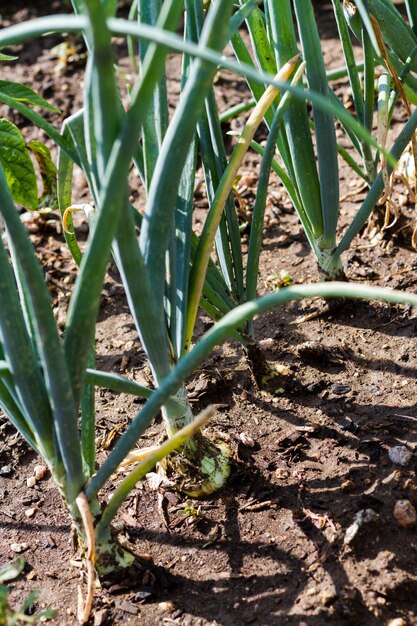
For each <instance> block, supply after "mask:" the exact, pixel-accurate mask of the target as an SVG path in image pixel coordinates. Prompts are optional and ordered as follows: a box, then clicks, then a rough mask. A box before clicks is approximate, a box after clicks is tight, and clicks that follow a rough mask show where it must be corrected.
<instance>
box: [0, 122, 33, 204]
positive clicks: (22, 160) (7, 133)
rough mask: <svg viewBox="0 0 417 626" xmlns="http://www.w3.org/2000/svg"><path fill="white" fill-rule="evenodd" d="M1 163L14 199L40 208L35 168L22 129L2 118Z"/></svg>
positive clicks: (0, 125)
mask: <svg viewBox="0 0 417 626" xmlns="http://www.w3.org/2000/svg"><path fill="white" fill-rule="evenodd" d="M0 163H1V165H2V166H3V169H4V173H5V175H6V181H7V185H8V187H9V189H10V192H11V194H12V196H13V200H14V201H15V202H17V203H19V204H21V205H23V206H24V207H26V208H27V209H30V210H31V211H35V210H36V209H37V208H38V185H37V182H36V174H35V168H34V167H33V163H32V161H31V159H30V156H29V152H28V149H27V147H26V144H25V140H24V139H23V136H22V133H21V132H20V130H19V129H18V128H17V126H15V125H14V124H12V123H11V122H9V121H8V120H5V119H0Z"/></svg>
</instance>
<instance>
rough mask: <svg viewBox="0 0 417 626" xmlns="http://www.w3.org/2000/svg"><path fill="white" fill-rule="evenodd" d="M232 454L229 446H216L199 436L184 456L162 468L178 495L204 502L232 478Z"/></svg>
mask: <svg viewBox="0 0 417 626" xmlns="http://www.w3.org/2000/svg"><path fill="white" fill-rule="evenodd" d="M231 454H232V452H231V450H230V448H229V447H228V446H227V445H226V443H225V442H223V441H216V442H215V443H212V442H211V441H209V439H207V438H206V437H205V436H204V435H202V434H201V433H197V435H195V436H194V437H192V439H190V440H189V441H188V442H187V443H186V445H185V446H184V447H183V449H182V450H181V451H180V452H177V453H175V454H172V455H170V456H169V457H167V458H166V459H164V461H163V462H162V463H161V466H162V469H163V471H165V473H166V475H167V476H168V478H169V480H170V481H173V482H174V483H175V485H176V488H177V489H178V491H181V492H182V493H185V494H186V495H188V496H190V497H192V498H200V497H203V496H208V495H210V494H212V493H213V492H215V491H217V490H219V489H221V487H223V485H224V483H225V482H226V480H227V478H228V477H229V475H230V463H229V461H230V457H231Z"/></svg>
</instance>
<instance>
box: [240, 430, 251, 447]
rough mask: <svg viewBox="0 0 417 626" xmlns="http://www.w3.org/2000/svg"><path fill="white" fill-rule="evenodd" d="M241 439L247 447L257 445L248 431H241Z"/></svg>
mask: <svg viewBox="0 0 417 626" xmlns="http://www.w3.org/2000/svg"><path fill="white" fill-rule="evenodd" d="M239 439H240V441H241V442H242V443H243V445H244V446H246V447H247V448H253V447H254V445H255V442H254V440H253V439H252V437H251V436H250V435H248V433H240V434H239Z"/></svg>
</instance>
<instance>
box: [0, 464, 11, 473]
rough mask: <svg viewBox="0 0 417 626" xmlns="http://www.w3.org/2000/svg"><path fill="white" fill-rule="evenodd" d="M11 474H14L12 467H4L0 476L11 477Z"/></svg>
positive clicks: (0, 468) (1, 468)
mask: <svg viewBox="0 0 417 626" xmlns="http://www.w3.org/2000/svg"><path fill="white" fill-rule="evenodd" d="M11 473H12V466H11V465H3V467H0V476H9V474H11Z"/></svg>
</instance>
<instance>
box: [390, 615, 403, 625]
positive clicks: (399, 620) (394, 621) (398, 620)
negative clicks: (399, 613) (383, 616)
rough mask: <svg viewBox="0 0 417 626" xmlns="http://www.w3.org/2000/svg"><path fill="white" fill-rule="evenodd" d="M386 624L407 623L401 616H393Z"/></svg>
mask: <svg viewBox="0 0 417 626" xmlns="http://www.w3.org/2000/svg"><path fill="white" fill-rule="evenodd" d="M388 626H407V624H406V622H405V620H403V618H402V617H394V619H390V621H389V622H388Z"/></svg>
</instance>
